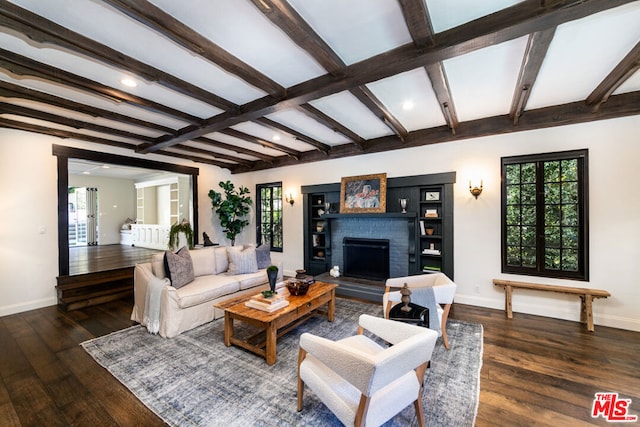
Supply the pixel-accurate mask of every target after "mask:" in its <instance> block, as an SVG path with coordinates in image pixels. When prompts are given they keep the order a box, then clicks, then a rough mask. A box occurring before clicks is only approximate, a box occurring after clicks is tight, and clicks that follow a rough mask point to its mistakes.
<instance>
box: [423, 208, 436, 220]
mask: <svg viewBox="0 0 640 427" xmlns="http://www.w3.org/2000/svg"><path fill="white" fill-rule="evenodd" d="M424 217H425V218H438V210H437V209H427V210H426V211H425V212H424Z"/></svg>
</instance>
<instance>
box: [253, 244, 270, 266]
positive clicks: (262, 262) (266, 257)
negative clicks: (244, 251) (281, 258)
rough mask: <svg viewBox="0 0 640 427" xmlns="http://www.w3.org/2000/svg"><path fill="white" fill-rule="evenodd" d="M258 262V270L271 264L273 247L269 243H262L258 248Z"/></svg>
mask: <svg viewBox="0 0 640 427" xmlns="http://www.w3.org/2000/svg"><path fill="white" fill-rule="evenodd" d="M256 262H257V263H258V270H262V269H263V268H267V267H269V266H270V265H271V247H269V245H260V246H258V247H257V248H256Z"/></svg>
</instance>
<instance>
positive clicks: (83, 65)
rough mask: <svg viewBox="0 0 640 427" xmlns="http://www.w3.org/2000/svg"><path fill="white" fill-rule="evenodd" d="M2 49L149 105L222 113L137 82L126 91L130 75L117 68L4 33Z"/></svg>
mask: <svg viewBox="0 0 640 427" xmlns="http://www.w3.org/2000/svg"><path fill="white" fill-rule="evenodd" d="M0 45H1V46H4V47H6V48H10V49H11V50H12V51H13V52H16V53H18V54H20V55H23V56H26V57H29V58H32V59H34V60H36V61H38V62H41V63H43V64H47V65H51V66H54V67H56V68H59V69H61V70H64V71H67V72H69V73H71V74H75V75H78V76H80V77H83V78H85V79H88V80H91V81H93V82H96V83H100V84H101V85H104V86H107V87H111V88H114V89H116V90H120V91H123V92H126V93H129V94H131V95H135V96H137V97H141V98H143V99H147V100H149V101H154V102H157V103H159V104H162V105H165V106H167V107H171V108H173V109H175V110H177V111H182V112H185V113H187V114H191V115H193V116H196V117H199V118H202V119H205V118H207V117H211V116H215V115H217V114H220V113H221V112H222V110H220V109H219V108H215V107H213V106H211V105H209V104H205V103H204V102H202V101H199V100H195V99H193V98H191V97H188V96H185V95H182V94H180V93H178V92H175V91H173V90H170V89H166V88H165V87H163V86H161V85H159V84H157V83H149V82H147V81H145V80H142V79H139V78H138V79H136V83H137V86H136V87H133V88H131V87H125V86H124V85H123V84H122V83H120V80H121V79H123V78H125V77H129V76H130V74H129V73H126V72H123V71H122V70H119V69H117V68H114V67H110V66H106V65H104V64H101V63H97V62H96V61H94V60H91V59H89V58H85V57H81V56H77V55H72V54H70V53H67V52H65V51H62V50H58V49H50V48H49V47H43V48H40V49H38V48H35V47H33V46H31V45H29V44H27V43H26V42H25V41H24V40H21V39H18V38H16V37H12V36H10V35H8V34H4V33H0Z"/></svg>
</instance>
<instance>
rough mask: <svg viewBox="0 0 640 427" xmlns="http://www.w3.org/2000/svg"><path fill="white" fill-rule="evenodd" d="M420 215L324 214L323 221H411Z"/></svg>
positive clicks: (396, 213) (389, 213) (398, 213)
mask: <svg viewBox="0 0 640 427" xmlns="http://www.w3.org/2000/svg"><path fill="white" fill-rule="evenodd" d="M417 216H418V214H416V213H415V212H407V213H401V212H388V213H348V214H341V213H335V214H324V215H322V216H321V217H320V218H321V219H349V218H382V219H386V218H389V219H405V218H407V219H411V218H416V217H417Z"/></svg>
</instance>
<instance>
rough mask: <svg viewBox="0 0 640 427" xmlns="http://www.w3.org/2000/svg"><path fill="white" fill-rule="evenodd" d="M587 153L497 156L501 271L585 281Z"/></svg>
mask: <svg viewBox="0 0 640 427" xmlns="http://www.w3.org/2000/svg"><path fill="white" fill-rule="evenodd" d="M587 182H588V180H587V150H576V151H568V152H561V153H549V154H541V155H530V156H517V157H504V158H502V271H503V272H504V273H516V274H529V275H536V276H546V277H560V278H572V279H579V280H587V279H588V230H589V227H588V213H587V211H588V209H587V206H588V204H587V202H588V191H587Z"/></svg>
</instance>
